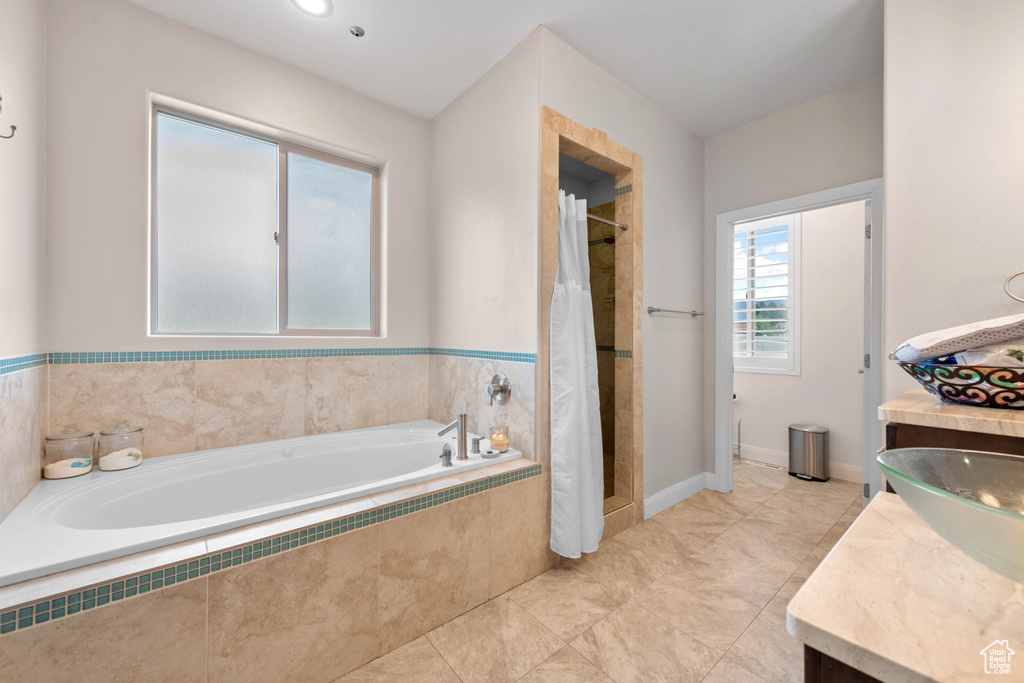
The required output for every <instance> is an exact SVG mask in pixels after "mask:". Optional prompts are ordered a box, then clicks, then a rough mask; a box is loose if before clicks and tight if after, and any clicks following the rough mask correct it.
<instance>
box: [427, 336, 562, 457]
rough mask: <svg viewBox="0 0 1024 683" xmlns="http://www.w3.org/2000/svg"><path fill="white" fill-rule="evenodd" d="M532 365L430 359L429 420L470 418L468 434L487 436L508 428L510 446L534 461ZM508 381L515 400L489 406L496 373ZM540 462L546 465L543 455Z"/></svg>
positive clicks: (481, 359) (463, 359)
mask: <svg viewBox="0 0 1024 683" xmlns="http://www.w3.org/2000/svg"><path fill="white" fill-rule="evenodd" d="M535 370H536V368H535V366H534V364H533V363H532V362H529V363H527V362H510V361H508V360H495V359H493V358H474V357H458V356H434V355H432V356H430V381H429V384H430V400H429V406H428V411H427V417H428V418H429V419H431V420H436V421H437V422H442V423H447V422H450V421H451V420H453V419H454V418H455V416H456V415H458V414H459V413H466V414H467V415H468V416H469V431H471V432H475V433H477V434H480V435H482V436H487V434H488V433H489V432H488V430H489V429H490V427H494V426H497V425H506V426H507V427H508V428H509V432H510V434H511V444H512V447H513V448H517V449H519V450H520V451H522V452H523V456H524V457H525V458H527V459H529V460H534V459H535V458H534V443H533V437H534V434H533V411H534V381H535V379H534V374H535ZM499 372H500V373H502V374H504V375H505V376H506V377H508V380H509V382H510V383H511V384H512V397H511V399H510V400H509V402H508V403H506V404H505V405H502V406H498V405H493V406H492V405H490V402H489V400H488V396H487V385H488V384H490V382H491V378H492V377H493V376H494V375H496V374H497V373H499ZM538 460H539V461H543V454H541V458H540V459H538Z"/></svg>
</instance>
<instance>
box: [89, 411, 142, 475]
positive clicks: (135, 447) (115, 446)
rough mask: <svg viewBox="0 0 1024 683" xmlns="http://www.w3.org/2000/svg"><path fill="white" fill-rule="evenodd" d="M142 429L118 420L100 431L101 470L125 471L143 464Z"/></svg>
mask: <svg viewBox="0 0 1024 683" xmlns="http://www.w3.org/2000/svg"><path fill="white" fill-rule="evenodd" d="M142 442H143V437H142V427H139V426H137V425H131V424H128V420H118V422H117V424H115V425H113V426H111V427H104V428H103V429H101V430H100V449H99V463H100V469H101V470H124V469H128V468H129V467H135V466H137V465H139V464H141V463H142Z"/></svg>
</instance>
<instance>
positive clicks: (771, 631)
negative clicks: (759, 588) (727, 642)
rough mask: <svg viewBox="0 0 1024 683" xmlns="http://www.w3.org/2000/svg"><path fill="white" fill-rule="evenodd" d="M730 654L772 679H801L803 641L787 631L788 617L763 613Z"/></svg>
mask: <svg viewBox="0 0 1024 683" xmlns="http://www.w3.org/2000/svg"><path fill="white" fill-rule="evenodd" d="M726 658H727V659H729V660H731V661H733V662H735V663H736V664H739V665H740V666H742V667H743V668H744V669H746V670H747V671H756V672H757V673H758V675H759V676H761V677H762V678H764V679H765V680H766V681H768V683H801V681H803V674H804V648H803V644H802V643H801V642H800V641H799V640H797V639H796V638H794V637H793V636H791V635H789V633H787V632H786V621H785V619H779V618H778V617H777V616H775V615H774V614H768V613H762V614H760V615H759V616H758V617H757V618H756V619H754V621H753V623H751V624H750V626H749V627H747V630H746V631H744V632H743V635H741V636H740V637H739V639H738V640H737V641H736V643H735V644H734V645H733V646H732V647H731V648H729V652H728V653H727V654H726Z"/></svg>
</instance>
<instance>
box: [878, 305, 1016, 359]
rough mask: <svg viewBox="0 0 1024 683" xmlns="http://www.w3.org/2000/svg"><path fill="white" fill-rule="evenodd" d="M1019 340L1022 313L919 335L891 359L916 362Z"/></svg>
mask: <svg viewBox="0 0 1024 683" xmlns="http://www.w3.org/2000/svg"><path fill="white" fill-rule="evenodd" d="M1020 337H1024V314H1019V315H1008V316H1005V317H1002V318H993V319H992V320H982V321H981V322H977V323H970V324H969V325H959V326H957V327H949V328H947V329H945V330H936V331H935V332H928V333H926V334H920V335H918V336H916V337H914V338H913V339H908V340H907V341H905V342H903V343H902V344H900V346H899V348H898V349H896V351H895V352H894V353H893V356H894V357H895V358H896V360H901V361H904V362H906V363H916V362H918V361H922V360H930V359H932V358H939V357H941V356H948V355H950V354H953V353H957V352H959V351H966V350H967V349H976V348H980V347H983V346H988V345H990V344H999V343H1000V342H1006V341H1010V340H1011V339H1018V338H1020Z"/></svg>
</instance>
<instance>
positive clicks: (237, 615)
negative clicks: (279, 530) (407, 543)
mask: <svg viewBox="0 0 1024 683" xmlns="http://www.w3.org/2000/svg"><path fill="white" fill-rule="evenodd" d="M377 530H378V527H376V526H374V527H369V528H367V529H360V530H358V531H352V532H349V533H347V534H343V535H341V536H338V537H336V538H332V539H329V540H326V541H323V542H321V543H315V544H313V545H307V546H304V547H302V548H298V549H296V550H291V551H289V552H286V553H281V554H280V555H273V556H272V557H269V558H263V559H261V560H255V561H253V562H250V563H248V564H243V565H241V566H239V567H234V568H232V569H228V570H222V571H220V572H217V573H216V574H211V575H210V577H209V582H210V595H209V605H210V607H209V625H208V628H209V636H208V641H209V646H208V647H209V656H208V662H209V664H208V668H209V680H210V682H211V683H216V682H219V681H256V680H266V681H283V680H289V679H291V680H307V681H331V680H334V679H336V678H338V677H339V676H341V675H343V674H345V673H348V672H349V671H351V670H352V669H355V668H356V667H358V666H361V665H363V664H365V663H366V662H368V661H370V660H371V659H373V658H374V657H376V656H377V654H378V653H379V644H378V643H379V641H378V637H377V588H378V584H377V575H378V569H377V544H378V541H377ZM281 577H287V580H286V581H282V580H281ZM338 643H344V644H345V645H344V647H338V646H337V644H338Z"/></svg>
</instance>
